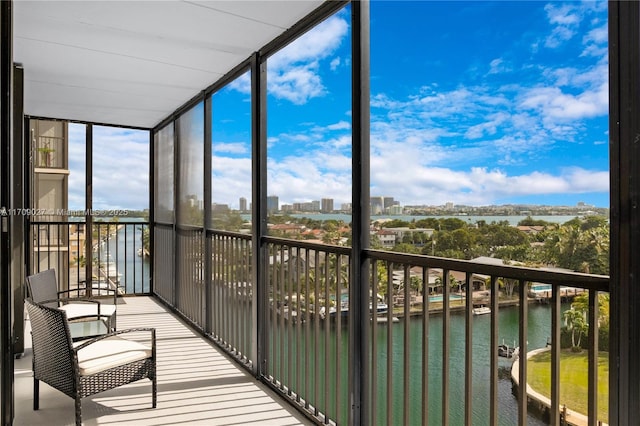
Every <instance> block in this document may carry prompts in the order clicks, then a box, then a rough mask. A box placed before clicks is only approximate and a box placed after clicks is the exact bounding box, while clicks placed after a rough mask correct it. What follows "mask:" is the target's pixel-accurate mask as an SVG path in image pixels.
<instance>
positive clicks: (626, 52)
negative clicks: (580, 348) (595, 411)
mask: <svg viewBox="0 0 640 426" xmlns="http://www.w3.org/2000/svg"><path fill="white" fill-rule="evenodd" d="M608 7H609V17H608V29H609V137H610V143H609V154H610V155H609V158H610V160H609V161H610V178H609V186H610V193H611V215H610V216H611V217H610V223H611V248H610V271H611V286H610V288H611V302H610V303H611V306H610V311H611V320H610V321H611V324H610V336H611V337H610V349H609V365H610V366H611V369H610V370H609V421H608V423H609V424H613V425H618V424H619V425H626V424H633V423H635V422H637V421H638V418H640V404H638V401H640V363H638V362H637V357H638V352H640V334H639V333H638V332H637V329H638V326H640V310H638V307H637V301H638V300H640V286H639V283H638V277H639V276H640V263H639V262H638V256H639V255H640V212H639V211H638V205H639V204H640V186H639V185H640V183H639V181H640V164H639V163H638V161H637V159H638V157H639V156H640V143H639V142H640V121H638V116H640V3H638V2H634V1H629V2H627V1H620V2H618V1H610V2H609V3H608ZM616 366H617V367H616Z"/></svg>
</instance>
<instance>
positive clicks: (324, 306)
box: [156, 231, 609, 425]
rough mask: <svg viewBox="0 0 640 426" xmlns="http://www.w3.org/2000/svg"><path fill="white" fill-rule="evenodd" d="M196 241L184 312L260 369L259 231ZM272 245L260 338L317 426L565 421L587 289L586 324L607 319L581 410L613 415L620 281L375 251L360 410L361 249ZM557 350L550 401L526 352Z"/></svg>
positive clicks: (278, 380) (189, 246)
mask: <svg viewBox="0 0 640 426" xmlns="http://www.w3.org/2000/svg"><path fill="white" fill-rule="evenodd" d="M187 234H188V235H187ZM187 234H184V235H178V239H179V240H180V241H182V240H183V239H184V241H182V242H181V243H180V244H178V248H179V253H180V257H181V260H180V261H179V263H184V262H187V263H190V264H191V263H193V262H195V263H193V265H195V266H194V268H189V267H186V266H181V267H180V268H181V269H180V270H181V271H183V272H184V273H180V276H181V279H180V280H179V281H178V282H177V283H176V286H177V288H176V290H175V292H176V294H178V295H180V297H178V303H177V304H174V305H173V306H174V307H175V308H176V309H177V310H178V311H179V312H181V313H182V314H183V315H184V316H185V317H186V318H187V319H189V318H191V320H192V321H193V322H194V325H196V326H197V327H198V328H200V329H202V330H203V331H204V332H205V333H207V334H208V335H209V336H211V338H212V339H213V340H214V341H216V342H217V343H218V344H219V346H220V347H222V348H223V349H224V350H225V351H227V352H228V353H229V354H230V355H231V356H233V357H234V358H236V359H237V360H238V361H240V362H241V363H242V364H243V365H245V367H247V368H248V369H252V368H253V369H255V367H256V366H255V365H253V364H252V362H253V360H252V359H251V358H250V354H251V353H252V350H253V349H254V347H253V345H254V344H256V342H255V341H254V339H255V336H253V333H254V330H253V327H255V324H254V323H253V321H254V319H253V316H252V309H253V306H252V301H254V300H255V299H254V296H253V291H254V286H253V283H252V282H251V277H252V271H251V265H252V261H251V259H252V256H253V255H254V254H253V253H254V252H253V250H252V247H251V237H250V236H248V235H244V234H239V233H232V232H224V231H207V232H206V236H205V243H204V244H205V245H204V253H205V254H204V256H201V253H203V251H201V250H202V248H201V247H202V246H201V245H200V242H199V241H202V234H201V233H199V232H197V233H196V234H197V235H196V234H194V233H193V232H192V231H189V232H187ZM189 241H190V242H189ZM194 241H196V242H194ZM165 243H166V244H170V241H166V242H165ZM263 243H264V244H265V247H266V250H265V252H266V255H265V258H264V259H262V262H259V263H260V264H261V265H263V266H262V268H264V271H263V272H264V276H263V278H262V279H263V280H264V281H263V282H264V284H263V285H264V286H265V291H264V292H263V293H262V294H265V297H264V300H258V301H257V303H259V305H260V306H262V310H263V316H261V317H259V319H258V320H259V321H263V322H261V324H263V327H261V329H262V330H264V334H265V336H258V341H262V342H264V347H263V348H262V352H261V353H262V354H263V356H262V358H261V362H262V365H261V366H260V368H259V369H258V371H259V372H260V375H261V378H262V380H263V381H264V382H265V383H267V384H269V385H270V386H271V387H272V388H274V389H275V390H277V391H279V392H280V393H281V394H282V395H283V396H284V397H285V398H287V399H288V400H289V401H290V402H291V403H292V404H293V405H294V406H296V407H297V408H298V409H300V410H302V411H304V412H305V413H307V415H308V416H310V417H312V418H314V419H315V421H317V422H318V423H323V424H348V422H349V416H350V411H351V409H352V404H354V403H356V404H358V405H360V406H362V407H363V409H364V410H365V411H366V414H365V417H366V418H367V419H369V421H368V424H372V425H374V424H375V425H384V424H386V425H391V424H393V425H397V424H403V425H410V424H425V425H426V424H444V425H446V424H478V423H489V424H501V423H508V424H525V423H526V421H527V418H528V417H529V416H530V415H531V414H532V412H534V411H535V412H537V413H536V414H535V415H540V412H542V415H543V416H544V417H546V418H548V419H549V420H550V423H551V424H555V425H559V424H561V423H560V422H561V419H562V418H563V416H565V415H564V414H563V409H564V407H562V406H561V403H560V402H561V401H560V389H561V388H562V387H563V386H567V385H566V384H564V383H562V382H561V378H560V377H561V373H560V360H561V326H562V323H563V312H564V311H565V310H566V309H568V307H569V306H570V303H568V301H570V300H571V299H572V298H574V297H575V296H576V295H579V294H581V293H586V294H588V307H589V308H588V318H587V323H588V324H593V325H595V326H594V327H590V329H589V334H588V339H587V342H588V344H587V345H586V346H587V348H588V349H587V355H586V358H587V359H588V362H587V364H588V368H587V370H586V371H585V372H584V374H585V376H586V377H587V381H588V389H587V390H586V391H585V392H586V395H585V400H586V401H588V404H587V408H586V410H585V409H583V410H582V411H586V412H584V413H581V414H582V415H584V417H585V418H587V419H588V423H587V424H594V425H595V424H597V422H598V421H600V420H602V421H606V418H602V416H600V418H598V414H597V413H598V412H597V409H598V407H597V393H598V388H597V383H598V378H597V377H598V367H597V366H598V362H597V360H598V326H597V324H598V322H599V320H600V319H601V318H598V298H597V295H598V294H599V293H600V292H605V293H606V292H608V291H609V279H608V277H603V276H595V275H589V274H579V273H569V272H555V271H550V270H542V269H534V268H525V267H517V266H508V265H498V266H496V265H487V264H481V263H474V262H470V261H462V260H452V259H444V258H437V257H430V256H421V255H409V254H403V253H395V252H386V251H379V250H365V251H364V258H365V259H366V262H367V263H368V270H369V274H370V275H369V277H370V279H369V280H368V281H369V282H368V286H369V301H368V305H369V315H368V317H367V318H365V319H363V323H362V324H361V327H362V328H363V329H364V330H365V336H366V339H365V340H366V342H367V345H366V346H367V351H366V353H367V355H366V356H365V359H363V360H360V361H362V362H363V365H364V374H365V376H366V380H365V382H366V383H368V386H367V389H369V393H367V394H365V395H364V396H363V398H365V400H364V401H355V402H354V401H350V394H349V389H351V388H352V386H353V383H350V377H351V375H350V372H351V371H352V369H353V368H354V362H356V360H354V356H353V354H351V353H350V352H349V340H350V339H351V336H350V329H351V328H350V327H348V325H349V322H350V321H352V320H353V318H354V314H353V312H352V311H351V310H350V309H349V308H350V306H349V305H350V304H349V288H350V285H352V283H351V276H350V273H351V272H350V271H351V265H350V261H351V249H350V248H348V247H338V246H331V245H324V244H315V243H308V242H305V241H299V240H289V239H284V238H277V237H264V239H263ZM194 247H198V249H197V250H196V249H194ZM156 248H160V247H159V246H158V240H156ZM190 251H194V253H195V252H197V253H198V256H195V257H194V253H191V254H189V252H190ZM185 256H186V259H187V260H185ZM196 258H197V259H196ZM188 259H191V260H188ZM206 259H210V264H209V265H207V264H206V261H205V260H206ZM192 261H193V262H192ZM200 261H203V262H204V263H203V264H200ZM206 271H209V272H210V273H211V281H210V287H209V288H208V289H207V286H206V283H207V280H204V285H202V282H201V280H202V277H203V276H205V277H206V274H207V272H206ZM203 273H204V275H202V274H203ZM185 274H186V275H185ZM183 275H184V276H183ZM169 281H171V280H170V279H169V280H168V282H169ZM534 284H535V286H534ZM541 286H542V287H544V290H542V291H538V290H537V289H538V288H540V287H541ZM196 288H197V291H194V289H196ZM365 292H366V289H365ZM186 295H189V296H188V297H186ZM165 299H166V298H165ZM187 301H188V303H187ZM468 301H470V303H467V302H468ZM365 303H367V302H365ZM480 307H482V308H484V309H478V308H480ZM365 309H366V308H365ZM193 312H201V314H198V315H193ZM481 314H486V315H481ZM252 336H253V337H252ZM505 341H506V344H505ZM511 343H513V344H511ZM545 346H546V350H547V351H548V359H549V361H550V370H551V373H550V382H551V385H550V387H549V389H536V391H538V392H539V393H542V394H547V398H546V399H544V398H540V397H538V396H533V395H530V394H527V388H526V386H520V385H519V384H520V383H528V368H529V361H528V359H527V353H528V352H529V350H530V349H538V348H543V349H542V350H545V349H544V348H545ZM501 347H502V349H503V350H504V351H505V353H506V355H505V353H502V352H501ZM516 348H517V350H516ZM514 350H516V353H519V355H518V356H517V358H515V357H514V356H513V354H514ZM360 361H358V362H360ZM505 389H507V391H506V393H505ZM461 407H464V408H461ZM531 407H533V408H535V410H534V409H531ZM551 407H555V409H552V408H551ZM569 409H570V410H571V407H569ZM571 415H572V416H579V415H580V413H572V414H571ZM605 417H606V416H605Z"/></svg>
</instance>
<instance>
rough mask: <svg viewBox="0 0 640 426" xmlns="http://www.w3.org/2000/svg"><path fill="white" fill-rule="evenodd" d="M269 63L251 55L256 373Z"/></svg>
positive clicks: (261, 353)
mask: <svg viewBox="0 0 640 426" xmlns="http://www.w3.org/2000/svg"><path fill="white" fill-rule="evenodd" d="M266 92H267V64H266V62H263V61H262V58H261V55H260V54H259V53H258V52H256V53H254V54H253V56H252V57H251V134H252V136H251V137H252V141H251V161H252V167H251V169H252V171H251V182H252V185H251V200H252V207H251V223H252V229H251V234H252V239H251V249H252V256H251V285H252V287H253V294H252V299H253V300H252V304H251V309H252V316H251V317H252V323H253V327H252V336H251V337H252V341H253V342H254V344H253V348H252V351H251V360H252V362H253V373H254V374H256V375H257V376H259V375H260V374H262V372H263V371H264V370H265V368H266V366H265V365H264V363H265V362H266V358H267V354H266V350H267V346H266V345H267V336H266V333H267V329H266V327H265V325H266V318H267V317H266V300H267V297H268V296H267V289H266V288H265V286H266V263H265V261H266V255H267V246H266V244H264V243H263V241H262V240H263V238H262V237H263V236H265V235H267V129H266V126H267V108H266V107H267V99H266V98H267V93H266Z"/></svg>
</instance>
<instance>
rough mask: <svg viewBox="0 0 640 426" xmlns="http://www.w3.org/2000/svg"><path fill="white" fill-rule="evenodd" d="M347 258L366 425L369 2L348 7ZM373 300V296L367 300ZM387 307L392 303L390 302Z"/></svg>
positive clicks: (356, 396)
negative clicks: (349, 158)
mask: <svg viewBox="0 0 640 426" xmlns="http://www.w3.org/2000/svg"><path fill="white" fill-rule="evenodd" d="M351 28H352V36H351V43H352V44H351V57H352V61H353V66H352V77H351V80H352V82H351V83H352V85H351V87H352V88H351V90H352V92H351V103H352V117H353V123H352V129H353V130H352V132H353V135H352V141H353V142H352V165H351V168H352V180H353V183H352V188H353V189H352V205H353V210H352V219H351V223H352V233H353V234H352V241H353V243H352V254H351V272H352V273H351V276H352V280H351V285H350V288H349V304H350V311H351V312H350V315H351V318H350V321H349V336H350V338H349V352H350V354H351V357H350V359H352V360H353V361H352V362H353V363H352V365H350V366H349V405H350V407H349V424H350V425H368V424H369V412H370V405H369V395H370V388H369V387H370V375H371V364H370V361H369V352H368V351H369V333H368V329H369V327H370V325H369V303H368V300H369V297H370V296H369V264H368V263H367V262H368V261H367V259H366V256H365V253H364V250H366V249H367V248H369V180H370V177H369V132H370V129H369V125H370V116H369V115H370V112H369V108H370V107H369V92H370V87H369V74H370V70H369V56H370V37H369V1H368V0H362V1H355V2H352V3H351ZM371 297H373V300H376V299H375V298H376V295H375V294H373V295H371ZM389 304H390V305H391V300H389Z"/></svg>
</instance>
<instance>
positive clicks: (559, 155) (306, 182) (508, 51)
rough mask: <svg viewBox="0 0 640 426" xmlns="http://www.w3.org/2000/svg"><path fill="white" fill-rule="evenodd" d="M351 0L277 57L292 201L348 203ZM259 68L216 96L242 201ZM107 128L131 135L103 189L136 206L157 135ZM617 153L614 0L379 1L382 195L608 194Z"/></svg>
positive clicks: (273, 163) (594, 200)
mask: <svg viewBox="0 0 640 426" xmlns="http://www.w3.org/2000/svg"><path fill="white" fill-rule="evenodd" d="M347 12H348V11H343V12H340V13H338V14H337V15H336V16H334V17H331V18H330V19H328V20H327V21H326V22H324V23H322V24H321V25H319V26H318V27H317V28H316V29H314V30H312V31H311V32H309V33H307V34H306V35H304V36H303V37H302V38H300V39H299V40H297V41H295V42H294V43H292V44H291V45H289V46H287V47H286V48H285V49H283V50H282V51H281V52H279V53H277V54H276V55H274V56H273V57H271V58H269V60H268V181H267V188H268V189H267V192H268V194H269V195H278V196H279V198H280V202H281V204H282V203H287V204H291V203H295V202H305V201H311V200H319V199H321V198H334V200H335V206H336V207H339V206H340V204H341V203H346V202H350V197H351V100H350V94H351V86H350V74H351V58H350V37H351V31H350V23H349V15H348V13H347ZM248 82H249V78H248V75H245V76H243V77H242V78H240V79H238V80H237V81H235V82H233V83H232V84H230V85H229V87H227V88H226V89H224V90H223V91H222V92H220V93H218V94H216V95H215V96H214V103H213V105H214V109H213V123H214V133H213V137H214V141H213V159H212V161H213V168H214V170H213V201H214V202H218V203H225V204H229V205H231V206H232V207H236V208H237V206H238V198H239V197H241V196H244V197H246V198H247V199H249V200H250V198H251V189H250V188H251V186H250V185H251V182H250V176H251V161H250V115H249V114H250V110H249V92H248ZM101 130H103V131H104V134H103V135H102V137H103V138H104V140H108V141H111V140H112V138H113V141H114V142H113V143H114V144H116V145H117V144H118V143H121V144H128V145H124V146H123V149H126V150H125V151H122V152H127V155H124V156H123V157H125V158H122V160H120V159H119V160H117V161H114V162H113V163H114V165H113V167H112V168H109V173H106V174H105V176H104V178H103V177H101V176H100V177H99V179H101V180H100V184H99V185H97V184H96V183H94V187H95V188H96V190H98V188H104V190H103V192H104V196H103V195H102V194H100V197H98V198H99V199H100V200H101V202H103V203H104V206H105V207H106V206H110V207H130V208H137V206H136V205H135V204H136V203H140V202H141V200H145V199H146V198H147V196H146V195H145V194H142V193H138V191H141V190H142V189H139V188H138V187H140V188H142V186H143V185H137V184H136V185H134V186H135V187H131V188H129V187H127V186H123V185H124V184H125V183H127V182H129V183H130V182H142V181H144V179H145V176H144V173H142V171H141V170H138V169H136V167H135V166H133V165H132V162H133V160H134V159H142V158H143V157H144V154H145V152H144V150H142V149H138V148H137V147H138V144H140V145H141V146H143V145H144V144H146V140H145V138H146V136H144V137H140V135H138V134H137V133H135V132H134V133H133V134H131V133H128V132H127V131H123V130H120V129H101ZM116 140H123V141H121V142H115V141H116ZM82 141H83V139H82ZM110 143H111V142H110ZM117 155H121V154H117ZM119 158H120V157H119ZM145 161H148V160H145ZM608 161H609V160H608V63H607V7H606V2H576V1H573V2H555V1H553V2H542V1H533V2H522V1H498V2H485V1H471V2H462V1H445V2H436V1H409V2H396V1H373V2H372V4H371V195H373V196H376V195H381V196H392V197H395V199H396V200H398V201H400V202H401V204H402V205H422V204H425V205H443V204H445V203H446V202H453V203H459V204H467V205H491V204H507V203H531V204H552V205H574V204H576V203H577V202H578V201H584V202H586V203H589V204H594V205H597V206H603V207H606V206H608V205H609V192H608V191H609V189H608V188H609V173H608V169H609V163H608ZM99 174H100V173H99ZM133 174H135V176H134V175H133ZM72 175H73V171H72ZM97 177H98V176H97V175H96V172H95V170H94V179H95V178H97ZM124 187H127V188H128V189H127V191H126V192H125V194H126V197H127V200H126V201H123V200H122V196H123V191H122V188H124ZM200 190H201V188H194V192H199V191H200ZM72 191H73V188H72V189H71V191H70V192H72ZM110 192H111V193H113V195H117V196H112V195H109V193H110ZM71 199H73V196H72V195H70V205H71V204H72V202H71ZM94 201H96V195H95V194H94ZM125 202H126V203H127V205H123V203H125Z"/></svg>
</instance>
